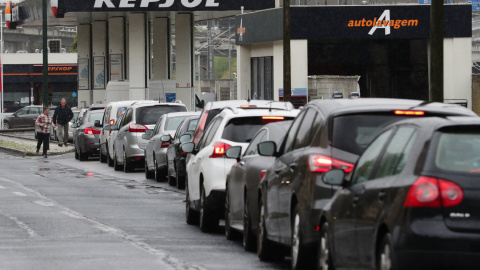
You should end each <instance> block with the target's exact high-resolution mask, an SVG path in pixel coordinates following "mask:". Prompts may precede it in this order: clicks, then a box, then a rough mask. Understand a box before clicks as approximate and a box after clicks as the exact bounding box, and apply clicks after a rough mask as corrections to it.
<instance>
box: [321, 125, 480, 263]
mask: <svg viewBox="0 0 480 270" xmlns="http://www.w3.org/2000/svg"><path fill="white" fill-rule="evenodd" d="M479 173H480V120H479V119H476V118H471V117H447V118H430V119H415V120H406V121H402V122H398V123H396V124H394V125H392V126H390V127H388V128H387V129H386V130H385V131H383V132H382V133H381V134H380V135H379V136H378V137H376V139H375V140H374V141H373V142H372V143H371V144H370V145H369V146H368V148H367V149H366V150H365V152H364V153H363V154H362V155H361V157H360V158H359V159H358V162H357V164H356V166H355V170H354V172H353V173H352V175H351V177H347V179H344V174H345V173H344V172H343V171H341V170H332V171H330V172H328V173H326V174H325V176H324V178H323V180H324V181H325V182H326V183H328V184H332V185H337V186H339V187H340V190H338V191H337V193H336V194H335V195H334V197H333V198H332V200H331V201H330V203H329V204H328V205H327V207H325V210H324V213H322V216H321V218H320V220H321V224H320V225H319V227H318V229H319V231H320V235H321V241H320V246H319V249H318V254H319V257H318V258H319V261H320V262H323V264H324V265H329V266H335V267H336V268H344V267H346V268H352V267H355V268H368V269H386V270H389V269H477V267H478V265H479V263H480V182H479Z"/></svg>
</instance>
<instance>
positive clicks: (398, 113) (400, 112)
mask: <svg viewBox="0 0 480 270" xmlns="http://www.w3.org/2000/svg"><path fill="white" fill-rule="evenodd" d="M395 114H396V115H413V116H423V115H425V112H424V111H402V110H396V111H395Z"/></svg>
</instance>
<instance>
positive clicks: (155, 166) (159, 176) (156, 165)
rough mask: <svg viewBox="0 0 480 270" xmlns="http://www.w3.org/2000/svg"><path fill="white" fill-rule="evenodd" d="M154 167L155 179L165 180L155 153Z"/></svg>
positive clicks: (158, 180)
mask: <svg viewBox="0 0 480 270" xmlns="http://www.w3.org/2000/svg"><path fill="white" fill-rule="evenodd" d="M153 167H154V170H155V180H157V182H160V181H163V180H164V179H162V172H161V171H160V169H159V168H158V163H157V159H156V158H155V153H154V154H153Z"/></svg>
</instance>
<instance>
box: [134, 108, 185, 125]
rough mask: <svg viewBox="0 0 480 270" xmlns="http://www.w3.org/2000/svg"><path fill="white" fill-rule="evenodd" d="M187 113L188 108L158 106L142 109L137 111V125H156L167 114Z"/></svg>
mask: <svg viewBox="0 0 480 270" xmlns="http://www.w3.org/2000/svg"><path fill="white" fill-rule="evenodd" d="M186 111H187V108H185V107H184V106H168V105H156V106H148V107H140V108H138V109H137V114H136V123H137V124H140V125H155V124H156V123H157V121H158V119H159V118H160V117H161V116H162V115H164V114H166V113H172V112H186Z"/></svg>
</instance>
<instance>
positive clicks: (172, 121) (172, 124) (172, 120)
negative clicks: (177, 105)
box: [165, 116, 187, 130]
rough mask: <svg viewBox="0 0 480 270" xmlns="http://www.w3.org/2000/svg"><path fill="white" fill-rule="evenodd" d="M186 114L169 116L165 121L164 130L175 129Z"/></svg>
mask: <svg viewBox="0 0 480 270" xmlns="http://www.w3.org/2000/svg"><path fill="white" fill-rule="evenodd" d="M186 117H187V116H179V117H169V118H167V122H166V123H165V130H176V129H177V128H178V127H179V126H180V124H181V123H182V122H183V120H185V118H186Z"/></svg>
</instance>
